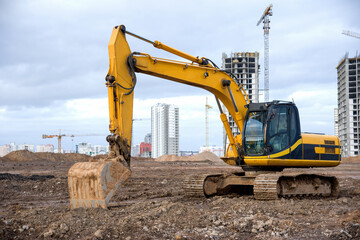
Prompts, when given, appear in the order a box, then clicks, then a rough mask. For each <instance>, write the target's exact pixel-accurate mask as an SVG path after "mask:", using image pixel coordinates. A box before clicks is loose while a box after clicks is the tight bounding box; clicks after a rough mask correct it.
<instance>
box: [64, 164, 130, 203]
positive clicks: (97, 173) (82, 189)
mask: <svg viewBox="0 0 360 240" xmlns="http://www.w3.org/2000/svg"><path fill="white" fill-rule="evenodd" d="M130 175H131V171H130V169H129V168H128V167H127V166H126V165H125V164H123V163H121V162H117V161H111V160H110V161H101V162H78V163H75V164H74V165H73V166H72V167H71V168H70V170H69V173H68V184H69V193H70V208H71V209H75V208H97V207H102V208H107V206H108V203H109V200H110V198H111V197H112V196H113V195H114V192H115V191H116V189H117V188H118V186H119V185H120V184H121V183H123V182H124V181H126V180H127V179H128V178H129V177H130Z"/></svg>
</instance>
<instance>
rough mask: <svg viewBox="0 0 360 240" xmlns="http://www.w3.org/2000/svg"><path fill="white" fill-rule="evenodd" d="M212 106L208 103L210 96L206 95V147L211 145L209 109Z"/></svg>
mask: <svg viewBox="0 0 360 240" xmlns="http://www.w3.org/2000/svg"><path fill="white" fill-rule="evenodd" d="M210 108H212V106H211V105H209V103H208V97H206V103H205V128H206V129H205V132H206V145H205V146H206V147H209V109H210Z"/></svg>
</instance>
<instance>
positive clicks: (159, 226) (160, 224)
mask: <svg viewBox="0 0 360 240" xmlns="http://www.w3.org/2000/svg"><path fill="white" fill-rule="evenodd" d="M88 160H89V157H87V156H84V155H79V154H63V155H60V154H37V153H30V152H27V151H18V152H13V153H10V154H9V155H7V156H5V157H3V158H0V239H59V238H61V239H126V240H130V239H360V157H358V158H351V159H344V160H343V163H342V164H341V165H340V166H338V167H336V168H328V169H326V168H321V169H308V170H302V171H311V172H320V173H328V174H330V175H335V176H337V177H338V179H339V182H340V194H339V197H338V198H335V199H316V198H296V199H279V200H274V201H258V200H255V199H254V197H253V196H239V195H236V194H232V195H226V196H217V197H213V198H208V199H206V198H191V197H185V196H184V194H183V191H182V189H181V186H182V183H183V181H184V180H185V178H186V176H188V175H191V174H205V173H209V174H215V173H223V172H234V171H241V170H239V169H238V168H234V167H231V166H228V165H226V164H224V163H222V162H221V160H219V159H217V158H214V156H211V154H210V155H209V154H204V155H200V156H197V157H192V158H191V159H188V160H187V159H184V158H181V159H180V160H181V161H177V160H176V159H175V158H174V156H168V157H162V158H161V159H157V160H154V159H142V158H134V159H133V160H132V171H133V173H132V177H131V178H130V180H128V181H127V182H126V183H125V184H124V185H123V186H121V187H120V189H119V190H118V191H117V193H116V195H115V196H114V197H113V199H112V200H111V201H112V202H111V207H110V208H109V209H107V210H104V209H77V210H70V209H69V193H68V188H67V171H68V170H69V168H70V166H71V165H72V164H74V163H75V162H77V161H88ZM288 171H290V170H288ZM291 171H294V170H291Z"/></svg>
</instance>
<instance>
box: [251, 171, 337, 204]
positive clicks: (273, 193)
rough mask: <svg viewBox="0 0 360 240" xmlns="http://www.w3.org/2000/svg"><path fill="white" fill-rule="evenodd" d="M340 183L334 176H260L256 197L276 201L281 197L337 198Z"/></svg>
mask: <svg viewBox="0 0 360 240" xmlns="http://www.w3.org/2000/svg"><path fill="white" fill-rule="evenodd" d="M338 194H339V182H338V180H337V178H336V177H334V176H325V175H318V174H306V173H303V174H295V173H294V174H284V173H278V174H260V175H258V176H257V177H256V178H255V182H254V197H255V199H257V200H274V199H278V198H279V197H285V198H291V197H315V196H316V197H337V196H338Z"/></svg>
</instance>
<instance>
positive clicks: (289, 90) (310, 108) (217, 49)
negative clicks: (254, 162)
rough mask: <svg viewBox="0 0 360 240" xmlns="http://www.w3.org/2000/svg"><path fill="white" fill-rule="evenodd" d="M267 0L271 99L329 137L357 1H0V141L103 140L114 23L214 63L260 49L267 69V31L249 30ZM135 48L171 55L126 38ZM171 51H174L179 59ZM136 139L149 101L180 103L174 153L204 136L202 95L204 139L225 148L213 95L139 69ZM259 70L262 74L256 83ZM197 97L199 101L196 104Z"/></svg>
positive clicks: (356, 43)
mask: <svg viewBox="0 0 360 240" xmlns="http://www.w3.org/2000/svg"><path fill="white" fill-rule="evenodd" d="M270 3H272V4H273V5H274V6H273V16H271V18H270V20H271V23H270V25H271V29H270V99H271V100H272V99H281V100H291V101H292V100H294V101H295V103H296V104H297V106H298V108H299V111H300V115H301V121H302V131H307V132H321V133H326V134H334V113H333V111H334V108H335V107H336V106H337V83H336V82H337V79H336V76H337V74H336V66H337V65H338V63H339V61H340V59H341V58H342V57H343V56H344V54H345V53H346V52H349V56H351V57H353V56H355V54H356V52H357V51H359V53H360V40H359V39H356V38H353V37H349V36H345V35H343V34H341V32H342V30H351V31H354V32H358V33H360V21H359V9H360V1H356V0H353V1H350V0H341V1H340V0H339V1H313V0H312V1H287V0H283V1H272V2H269V1H239V0H234V1H226V0H223V1H211V0H208V1H187V0H183V1H146V0H142V1H136V0H129V1H125V0H123V1H121V0H120V1H104V0H103V1H85V0H84V1H80V0H77V1H74V0H69V1H66V0H59V1H51V0H42V1H41V0H29V1H26V0H23V1H20V0H18V1H17V0H12V1H0V36H1V37H0V56H1V58H0V145H4V144H8V143H10V142H16V144H23V143H29V144H35V145H37V144H54V145H55V146H56V145H57V141H56V140H55V139H46V140H43V139H41V135H42V134H57V133H58V130H59V129H62V132H63V133H65V134H75V135H87V134H104V136H96V137H95V136H94V137H84V136H78V137H76V138H74V140H73V141H71V138H63V146H64V147H65V149H68V150H70V149H71V148H74V146H75V144H77V143H78V142H82V141H85V142H91V143H92V144H101V145H106V144H107V143H106V141H105V136H106V135H107V133H108V122H109V119H108V105H107V89H106V87H105V85H104V83H105V80H104V77H105V75H106V73H107V71H108V64H109V60H108V50H107V45H108V42H109V38H110V35H111V32H112V28H113V27H114V26H116V25H120V24H124V25H125V26H126V27H127V29H128V30H129V31H131V32H134V33H137V34H139V35H141V36H143V37H146V38H148V39H151V40H159V41H161V42H163V43H165V44H167V45H170V46H172V47H175V48H177V49H179V50H182V51H184V52H187V53H189V54H191V55H194V56H204V57H207V58H210V59H212V60H213V61H214V62H215V63H216V64H217V65H219V66H221V55H222V52H226V53H228V54H230V53H231V52H243V51H249V52H250V51H258V52H260V56H261V57H260V63H261V70H263V44H264V43H263V39H264V38H263V30H262V26H258V27H257V26H256V23H257V21H258V19H259V18H260V16H261V14H262V13H263V11H264V9H265V8H266V7H267V6H268V5H269V4H270ZM128 40H129V43H130V47H131V50H132V51H141V52H147V53H150V54H151V55H153V56H157V57H166V58H173V59H174V56H172V55H170V54H166V53H164V52H163V51H161V50H158V49H155V48H153V47H151V45H149V44H146V43H144V42H141V41H139V40H137V39H133V38H131V37H128ZM176 59H177V58H176ZM137 78H138V84H137V86H136V89H135V106H134V118H136V119H140V118H141V119H145V120H138V121H135V122H134V130H133V131H134V140H133V143H140V142H141V141H142V140H143V138H144V136H145V134H146V133H148V132H150V131H151V130H150V121H149V120H146V119H148V118H150V108H151V106H152V105H154V104H156V103H158V102H162V103H171V104H176V105H177V106H178V107H179V109H180V110H179V111H180V150H199V147H200V146H203V145H204V144H205V106H204V105H205V97H206V96H209V100H210V105H212V106H214V109H212V110H211V111H210V144H211V145H219V146H220V145H222V127H221V121H220V119H219V113H218V110H217V109H216V108H215V107H216V103H215V102H214V99H213V97H212V96H211V94H209V93H208V92H206V91H204V90H201V89H197V88H194V87H190V86H185V85H181V84H178V83H172V82H169V81H167V80H163V79H157V78H154V77H149V76H146V75H142V74H138V75H137ZM262 85H263V74H262V73H261V74H260V87H262ZM195 103H196V104H195Z"/></svg>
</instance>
